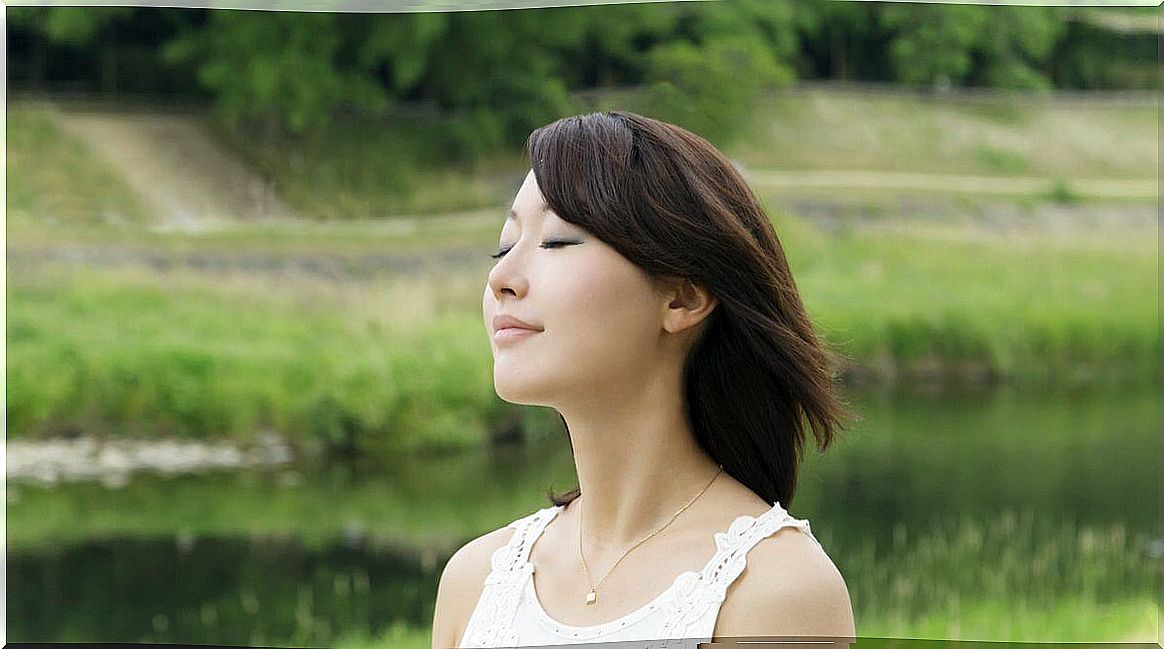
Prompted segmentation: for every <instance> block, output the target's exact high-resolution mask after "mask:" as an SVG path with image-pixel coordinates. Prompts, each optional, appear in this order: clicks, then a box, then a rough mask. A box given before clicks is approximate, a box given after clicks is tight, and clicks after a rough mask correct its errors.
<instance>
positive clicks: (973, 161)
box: [8, 89, 1159, 224]
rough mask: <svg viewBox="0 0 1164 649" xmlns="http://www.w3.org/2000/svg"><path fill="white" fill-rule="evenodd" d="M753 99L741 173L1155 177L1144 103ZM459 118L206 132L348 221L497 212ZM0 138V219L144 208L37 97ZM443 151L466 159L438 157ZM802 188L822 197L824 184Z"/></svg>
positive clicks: (505, 168) (498, 187)
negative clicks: (2, 155) (2, 173)
mask: <svg viewBox="0 0 1164 649" xmlns="http://www.w3.org/2000/svg"><path fill="white" fill-rule="evenodd" d="M764 102H765V103H764V104H762V105H761V107H760V108H759V109H758V110H757V111H756V113H755V115H756V117H755V120H756V121H755V123H754V124H750V125H748V126H746V127H745V132H746V134H745V135H744V136H743V137H740V138H738V142H739V144H738V145H736V146H733V147H731V150H729V151H727V152H726V153H728V155H729V156H730V157H732V158H733V159H735V160H738V161H740V162H741V163H743V164H744V165H745V166H747V167H750V168H755V169H774V170H861V169H866V170H874V171H910V172H923V173H932V174H967V175H987V176H989V175H1001V176H1008V175H1019V174H1021V175H1029V176H1036V177H1046V178H1063V179H1074V178H1115V179H1154V175H1153V173H1152V172H1153V170H1154V169H1156V168H1157V167H1158V166H1159V156H1158V152H1157V151H1156V147H1155V146H1154V145H1153V144H1152V143H1153V142H1155V141H1156V122H1157V110H1156V108H1154V107H1143V106H1134V105H1132V106H1121V105H1118V104H1113V103H1097V102H1092V103H1088V102H1086V101H1078V100H1066V99H1056V98H1055V97H1053V96H1052V97H1048V98H1045V99H1043V100H1033V101H1032V100H1029V99H1027V100H1020V99H1017V98H1016V97H1014V96H1011V95H1007V94H1005V93H1000V94H999V95H998V96H997V97H996V98H995V99H993V100H986V101H973V102H966V101H962V100H960V99H958V98H949V99H941V98H922V97H917V96H913V95H910V94H908V93H906V94H899V95H888V94H885V93H861V92H853V91H844V90H836V89H831V90H820V89H800V90H795V91H790V92H786V93H783V94H781V95H779V96H776V97H771V98H768V99H765V100H764ZM467 128H468V127H467V126H466V124H464V123H461V122H459V121H456V120H451V119H443V118H439V117H436V116H428V117H424V116H409V115H396V116H392V117H388V118H384V119H381V120H370V119H361V118H355V117H345V118H340V119H337V120H335V121H334V122H333V123H332V124H330V125H329V126H327V127H326V128H321V129H315V130H312V131H311V132H309V133H308V134H306V135H305V136H303V137H298V138H295V137H288V136H274V137H266V136H263V135H262V134H261V133H260V132H258V131H254V130H239V131H231V130H228V129H225V128H223V127H221V126H214V125H211V126H210V132H212V133H213V134H215V136H216V137H217V138H218V139H219V140H220V141H221V142H222V143H223V144H224V145H225V146H226V147H227V148H228V149H230V150H232V151H233V152H234V153H235V154H236V155H238V156H240V157H241V158H242V159H244V160H245V161H247V163H248V164H249V166H250V167H251V168H252V169H254V170H255V171H256V173H258V174H259V175H260V176H261V177H263V178H265V179H267V180H269V181H271V182H272V183H273V184H274V186H275V187H276V188H277V191H278V192H279V194H280V196H281V197H282V198H283V200H284V201H286V202H287V203H288V204H289V205H290V206H291V207H292V208H294V209H296V210H298V211H299V212H300V213H302V214H304V215H307V216H309V217H312V218H314V219H319V220H361V219H379V218H383V217H388V216H391V217H396V216H401V215H414V216H415V215H423V214H434V213H446V212H461V211H473V210H481V209H491V210H500V209H501V206H503V205H504V204H506V203H507V202H508V201H509V200H510V199H511V198H512V195H513V193H514V192H515V191H516V189H517V186H518V185H519V184H520V181H521V179H522V177H523V176H524V174H525V172H526V171H527V163H526V162H525V160H524V156H523V153H522V152H520V151H511V152H500V153H492V154H487V155H481V156H479V157H476V158H474V156H473V155H471V147H472V146H473V142H474V139H473V135H472V132H471V130H467ZM8 146H9V155H8V173H9V177H10V179H12V180H13V182H12V183H10V184H9V186H10V188H11V191H10V193H9V199H8V209H9V221H10V223H11V222H18V223H19V222H26V221H33V222H44V221H46V220H49V221H57V222H63V223H70V224H92V223H101V222H105V221H115V222H130V223H136V222H141V221H142V220H144V215H143V211H142V207H141V206H140V204H139V201H137V199H135V198H134V196H133V194H132V192H131V191H130V190H129V189H128V188H127V187H126V186H125V183H124V182H122V181H120V179H119V178H118V177H117V174H116V173H115V172H113V171H111V170H109V169H108V168H106V167H105V166H104V164H103V163H101V162H99V161H97V160H95V159H93V158H92V157H91V156H90V155H89V154H88V153H86V151H85V149H84V147H83V146H81V145H80V144H79V143H77V142H75V141H73V140H71V139H70V138H68V137H65V136H64V135H63V134H61V133H60V132H59V131H57V130H56V129H55V128H54V127H53V125H52V121H51V116H50V112H49V110H48V109H46V108H44V107H35V106H26V107H13V108H12V109H11V110H9V113H8ZM467 147H468V148H467ZM458 159H466V160H473V159H475V162H463V163H456V162H453V161H454V160H458ZM1064 182H1070V180H1066V181H1064ZM806 191H807V190H806ZM799 193H800V194H805V191H800V192H799ZM808 193H809V194H812V195H815V196H817V197H820V198H828V199H834V198H836V194H837V191H836V190H835V189H828V188H825V189H814V190H811V191H808ZM945 193H949V192H945ZM844 194H845V195H846V196H850V197H851V196H858V195H860V196H864V197H865V198H867V199H869V200H877V201H885V200H892V199H894V198H895V197H897V196H898V195H899V194H900V192H897V191H895V190H893V189H892V188H887V189H885V190H876V189H858V188H853V189H851V190H845V191H844ZM921 194H926V192H924V191H923V192H921ZM1013 198H1016V199H1022V198H1024V197H1023V196H1015V197H1013ZM1037 198H1040V199H1041V198H1044V197H1043V196H1038V197H1037ZM1088 200H1098V201H1103V200H1105V199H1103V198H1102V197H1098V196H1097V197H1089V198H1088ZM1141 202H1142V200H1141Z"/></svg>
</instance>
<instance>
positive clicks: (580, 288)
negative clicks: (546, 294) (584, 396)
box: [555, 269, 658, 371]
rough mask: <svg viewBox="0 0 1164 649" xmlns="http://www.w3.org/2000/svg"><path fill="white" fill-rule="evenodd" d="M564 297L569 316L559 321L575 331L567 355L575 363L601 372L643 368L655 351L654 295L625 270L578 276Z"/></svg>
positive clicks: (566, 347)
mask: <svg viewBox="0 0 1164 649" xmlns="http://www.w3.org/2000/svg"><path fill="white" fill-rule="evenodd" d="M562 296H563V298H564V301H565V304H566V305H568V308H569V312H570V313H569V315H568V316H566V317H560V318H559V319H561V320H562V328H563V329H565V328H566V327H569V331H570V337H569V340H568V341H567V342H566V343H565V345H566V346H565V347H564V348H563V352H564V353H567V354H569V355H570V356H571V359H572V362H573V363H576V364H579V365H587V366H592V367H594V369H595V370H596V371H598V370H599V367H607V368H609V367H611V366H612V365H614V366H623V365H633V364H639V363H641V362H643V361H644V360H645V357H646V356H648V355H649V354H650V353H651V351H652V350H653V349H654V341H655V340H656V336H657V335H658V333H657V327H656V326H655V325H656V324H657V323H655V322H654V321H653V319H654V315H653V314H652V312H651V310H652V304H653V303H652V301H651V300H652V296H651V294H650V293H649V291H647V290H646V288H645V286H644V285H643V283H642V282H641V281H640V280H639V279H638V277H637V276H635V275H633V274H631V273H629V272H628V271H627V270H626V269H616V270H614V271H612V270H609V269H606V270H605V272H599V271H596V272H593V273H589V274H585V275H583V274H578V275H574V276H572V278H571V279H570V280H567V283H566V285H565V286H563V293H562ZM563 316H565V314H563ZM560 342H561V341H560V340H559V341H556V342H555V344H558V343H560Z"/></svg>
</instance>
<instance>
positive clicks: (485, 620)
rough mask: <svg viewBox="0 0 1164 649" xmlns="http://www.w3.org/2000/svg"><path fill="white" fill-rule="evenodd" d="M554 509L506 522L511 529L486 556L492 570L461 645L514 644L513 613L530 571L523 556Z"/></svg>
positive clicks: (550, 508)
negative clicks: (477, 608) (511, 533)
mask: <svg viewBox="0 0 1164 649" xmlns="http://www.w3.org/2000/svg"><path fill="white" fill-rule="evenodd" d="M556 513H557V511H556V510H555V508H553V507H547V508H545V509H541V510H539V511H536V512H534V513H533V514H530V515H529V516H526V517H525V518H520V519H518V520H516V521H514V522H512V523H510V524H509V525H507V526H506V527H510V528H513V529H514V530H515V531H514V533H513V536H511V537H510V538H509V541H508V542H507V543H506V544H505V545H503V546H501V547H499V548H497V549H496V550H494V551H493V554H492V555H491V556H490V558H489V561H490V566H491V568H492V570H491V572H490V573H489V576H488V577H486V578H485V588H484V592H482V594H481V598H480V600H479V602H480V604H481V605H482V606H483V607H484V608H483V609H482V610H480V611H478V612H477V613H476V614H475V615H476V616H477V619H476V622H475V624H473V625H471V626H472V628H471V629H469V630H468V632H467V633H466V634H465V636H466V637H465V639H463V640H462V641H461V646H462V647H512V646H515V645H516V644H517V641H518V638H517V630H516V629H514V628H513V617H514V615H515V614H516V613H517V604H518V601H519V600H520V598H521V590H522V585H523V584H524V582H525V579H527V578H528V577H529V575H530V574H532V573H533V564H531V563H530V562H529V561H528V560H527V559H528V557H529V552H530V549H531V548H532V547H533V540H534V539H536V537H537V533H536V532H537V531H540V530H541V529H542V528H543V527H544V526H545V525H546V524H547V523H548V522H549V521H550V519H551V518H553V517H554V515H555V514H556ZM530 532H535V533H533V534H531V533H530Z"/></svg>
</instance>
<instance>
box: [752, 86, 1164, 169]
mask: <svg viewBox="0 0 1164 649" xmlns="http://www.w3.org/2000/svg"><path fill="white" fill-rule="evenodd" d="M1157 119H1158V109H1157V108H1156V107H1155V106H1141V105H1119V104H1115V103H1101V102H1097V101H1091V102H1089V101H1087V100H1078V99H1063V98H1057V97H1055V96H1054V95H1051V96H1048V97H1046V98H1043V99H1030V98H1020V97H1019V96H1017V95H1008V94H1006V93H998V94H997V96H996V97H994V98H992V99H985V100H976V101H967V100H964V99H962V98H960V97H957V96H954V97H950V98H937V97H930V98H922V97H918V96H914V95H911V94H910V93H877V92H873V93H869V92H860V91H846V90H840V89H836V88H830V89H819V88H806V89H798V90H794V91H790V92H785V93H783V94H781V95H779V96H777V97H773V98H772V99H770V100H769V102H768V103H767V104H766V105H765V106H764V108H763V109H762V110H760V111H757V115H756V121H755V123H754V124H752V125H750V126H749V127H748V128H749V129H750V130H751V131H752V133H751V137H748V138H741V140H740V145H739V146H738V147H736V148H735V150H734V151H732V152H731V154H732V157H734V158H737V159H739V160H740V161H741V162H743V163H744V164H745V165H746V166H748V167H755V168H757V169H796V170H816V169H828V170H839V169H868V170H883V171H908V172H919V173H934V174H966V175H994V174H1001V175H1009V174H1015V173H1020V172H1021V173H1022V174H1025V175H1033V176H1043V177H1049V178H1050V177H1057V176H1064V177H1068V178H1074V177H1079V178H1091V177H1095V178H1153V177H1154V174H1155V170H1156V169H1157V168H1158V167H1159V153H1158V152H1157V150H1156V144H1155V143H1156V130H1157V128H1156V124H1157Z"/></svg>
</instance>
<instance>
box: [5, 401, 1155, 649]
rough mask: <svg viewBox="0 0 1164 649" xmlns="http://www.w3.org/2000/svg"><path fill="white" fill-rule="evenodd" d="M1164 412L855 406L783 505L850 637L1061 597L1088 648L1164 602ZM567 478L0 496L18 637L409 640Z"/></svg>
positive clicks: (324, 475) (341, 477) (560, 472)
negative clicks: (452, 578)
mask: <svg viewBox="0 0 1164 649" xmlns="http://www.w3.org/2000/svg"><path fill="white" fill-rule="evenodd" d="M1156 401H1157V397H1156V392H1155V390H1154V389H1153V388H1151V387H1145V388H1143V389H1139V390H1131V391H1129V390H1122V391H1109V392H1087V393H1066V392H1064V393H1056V394H1045V393H1043V394H1023V393H1020V392H1015V391H1010V390H995V391H983V392H980V393H975V394H962V395H957V396H951V395H939V396H925V395H919V394H913V395H909V394H896V393H895V394H875V393H864V394H861V395H858V396H856V397H855V398H854V399H853V405H854V407H855V409H856V410H857V411H858V412H859V413H860V414H861V415H862V417H863V419H862V421H860V422H859V423H858V424H857V425H856V426H855V427H854V428H853V429H852V430H851V431H850V432H849V433H848V434H847V435H846V437H845V438H844V439H842V440H841V441H840V442H839V443H838V444H837V446H836V447H834V448H833V449H830V450H829V451H828V452H827V453H826V454H824V455H821V456H818V455H816V454H815V453H813V454H810V456H809V457H808V459H807V460H806V463H805V465H804V468H803V472H802V477H801V482H800V485H799V487H798V492H797V494H796V497H795V498H794V500H793V502H792V503H790V504H789V505H788V509H789V510H790V511H791V512H792V513H793V515H795V516H797V517H800V518H808V519H809V520H811V521H812V526H813V531H814V533H816V535H817V536H818V538H820V540H821V541H822V543H823V545H824V547H825V548H826V550H827V551H828V552H829V554H830V556H831V557H832V558H833V560H834V562H835V563H836V564H837V566H838V568H839V569H840V570H841V572H842V574H843V575H844V576H845V580H846V583H847V584H848V585H849V588H850V594H851V596H852V599H853V606H854V612H855V614H856V617H857V621H858V634H859V635H894V633H893V632H894V631H895V630H898V631H899V632H900V634H901V635H906V633H905V632H906V631H909V630H911V629H915V628H928V627H924V624H926V623H927V622H926V620H931V621H932V619H934V618H938V619H941V620H947V619H950V618H958V619H961V616H963V615H965V616H966V621H963V622H960V625H961V626H951V625H950V624H948V623H946V622H943V623H942V624H945V626H942V627H941V629H946V632H945V633H946V635H945V637H955V636H954V633H955V632H956V631H957V630H958V629H961V630H962V633H963V634H964V636H963V637H967V638H974V637H981V635H980V633H979V632H977V631H975V627H974V626H973V624H972V622H970V621H969V620H970V619H971V618H972V617H973V615H972V614H973V612H974V611H980V610H986V609H984V608H983V607H985V606H998V605H1001V609H1000V610H1001V612H1000V613H999V612H995V613H991V614H990V615H991V616H993V617H995V618H997V617H998V616H1000V615H1003V616H1005V615H1006V614H1007V613H1006V611H1007V609H1008V608H1010V607H1018V608H1015V610H1019V609H1021V608H1022V607H1023V606H1025V605H1026V604H1027V603H1029V604H1030V605H1031V606H1032V607H1035V608H1036V609H1037V608H1038V607H1039V606H1042V605H1043V603H1046V607H1047V608H1049V609H1053V608H1054V607H1055V605H1056V602H1063V603H1070V606H1068V608H1067V609H1064V610H1070V611H1073V612H1072V613H1071V614H1070V615H1071V617H1072V619H1073V620H1074V623H1075V624H1077V625H1080V624H1082V625H1084V626H1083V627H1080V628H1082V631H1078V632H1076V633H1077V634H1086V632H1087V631H1088V630H1089V629H1092V628H1094V629H1095V630H1096V633H1099V632H1101V631H1102V629H1105V628H1107V627H1104V626H1102V624H1103V623H1104V622H1103V619H1104V618H1103V615H1102V613H1103V611H1105V610H1108V609H1107V608H1105V607H1107V606H1109V605H1118V604H1120V603H1121V602H1127V601H1132V600H1135V599H1136V598H1139V599H1141V600H1151V599H1152V598H1153V597H1154V591H1153V588H1154V579H1155V571H1156V570H1158V569H1159V565H1160V557H1159V551H1158V550H1157V551H1156V554H1155V555H1153V554H1152V551H1153V549H1154V548H1158V547H1159V545H1160V541H1159V540H1158V539H1159V537H1160V536H1161V534H1160V533H1159V530H1158V528H1157V491H1156V490H1157V477H1158V466H1157V460H1158V457H1159V452H1160V448H1159V446H1158V444H1159V442H1158V439H1157V433H1158V430H1159V421H1158V406H1157V404H1156ZM573 484H574V475H573V466H572V464H571V460H570V457H569V449H568V446H567V444H566V443H565V440H564V439H563V438H561V437H560V436H559V434H558V433H549V434H547V435H544V436H542V438H541V439H540V441H538V442H535V443H531V444H529V445H527V446H525V447H520V448H511V449H501V450H496V449H495V450H490V451H481V452H475V453H469V454H462V455H457V456H451V457H409V458H397V459H395V460H393V461H389V462H380V463H359V464H349V465H335V466H331V467H326V468H316V469H312V468H308V467H293V468H290V469H286V468H285V469H282V470H279V471H270V472H260V471H248V472H234V473H215V474H206V475H199V476H186V477H180V478H165V477H152V476H140V477H136V478H134V479H133V480H132V481H131V482H130V483H129V484H128V485H125V486H124V487H122V488H113V489H111V488H105V487H102V486H99V485H96V484H94V483H79V484H62V485H58V486H55V487H51V488H45V487H36V486H33V485H24V484H12V483H10V484H9V503H8V532H9V539H8V564H7V570H8V638H9V640H10V641H13V642H34V641H36V642H70V641H73V642H77V641H105V642H180V643H219V644H250V645H268V646H271V645H297V646H304V645H310V644H314V645H323V644H331V643H334V642H336V641H337V640H342V639H344V638H350V637H354V636H364V637H368V636H372V637H374V636H376V635H378V634H381V633H383V632H384V631H385V630H386V629H388V628H390V627H393V626H397V627H399V626H401V625H403V626H405V627H407V628H410V629H413V630H414V631H415V632H416V633H415V634H414V635H422V634H423V633H424V632H425V631H426V630H427V629H428V628H429V626H430V624H431V618H432V609H433V600H434V597H435V592H436V586H437V582H438V579H439V575H440V570H441V567H442V566H443V565H444V562H445V561H446V560H447V559H448V557H449V556H450V555H451V553H452V552H453V551H454V550H455V549H456V548H457V547H459V546H460V545H461V544H463V543H464V542H466V541H468V540H470V539H471V538H473V537H474V536H476V535H478V534H481V533H483V532H485V531H488V530H491V529H494V528H496V527H499V526H501V525H504V524H505V523H508V522H509V521H511V520H513V519H515V518H517V517H519V516H521V515H524V514H526V513H528V512H530V511H533V510H534V509H536V508H539V507H544V506H546V505H547V504H548V502H547V501H546V500H545V499H544V496H543V494H544V493H545V491H546V490H547V489H548V488H551V487H552V488H554V489H555V490H557V491H563V490H565V489H567V488H569V487H571V486H573ZM1036 602H1038V603H1039V604H1037V605H1036V604H1035V603H1036ZM1079 602H1083V604H1079ZM1064 605H1065V606H1066V605H1067V604H1064ZM1071 606H1074V607H1075V608H1070V607H1071ZM1080 606H1082V607H1083V609H1082V610H1083V612H1084V615H1082V616H1081V615H1080V614H1079V612H1078V610H1079V607H1080ZM1089 607H1090V608H1089ZM1092 609H1094V611H1095V612H1096V617H1095V620H1096V622H1095V625H1097V626H1094V627H1088V626H1086V625H1087V622H1086V619H1087V618H1086V614H1087V613H1088V612H1089V611H1091V610H1092ZM1081 619H1082V620H1083V621H1080V620H1081ZM997 622H998V620H997V619H994V620H992V622H991V624H995V623H997ZM1154 622H1155V621H1154V619H1153V620H1152V625H1153V626H1152V628H1154ZM911 624H912V625H914V626H910V625H911ZM895 625H896V626H895ZM917 625H922V626H917ZM950 629H953V631H951V630H950ZM976 633H979V635H977V636H976V635H975V634H976ZM1015 633H1020V631H1016V632H1015ZM1021 639H1027V640H1032V641H1033V640H1045V639H1059V640H1068V639H1075V640H1088V641H1099V640H1104V639H1109V640H1110V639H1127V638H1126V637H1123V638H1103V637H1076V638H1062V637H1060V638H1046V637H1042V638H1039V637H1030V638H1021ZM417 644H419V643H417Z"/></svg>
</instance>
